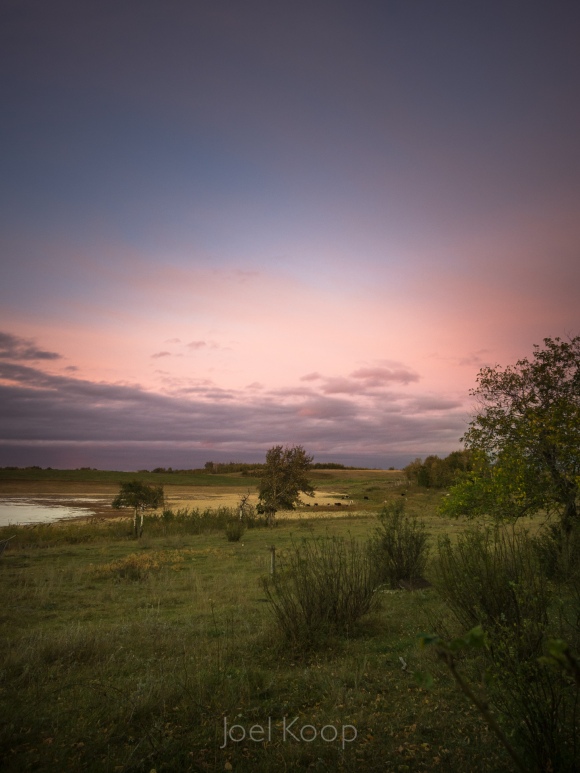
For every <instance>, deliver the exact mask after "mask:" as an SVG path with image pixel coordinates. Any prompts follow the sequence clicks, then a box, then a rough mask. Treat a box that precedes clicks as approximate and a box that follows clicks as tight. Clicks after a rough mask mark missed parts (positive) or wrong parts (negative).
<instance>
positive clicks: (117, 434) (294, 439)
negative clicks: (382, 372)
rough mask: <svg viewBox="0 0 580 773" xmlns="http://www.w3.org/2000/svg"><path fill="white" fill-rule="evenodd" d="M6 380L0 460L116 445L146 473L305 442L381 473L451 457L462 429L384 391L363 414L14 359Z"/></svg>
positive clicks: (320, 400)
mask: <svg viewBox="0 0 580 773" xmlns="http://www.w3.org/2000/svg"><path fill="white" fill-rule="evenodd" d="M0 378H1V379H2V381H3V384H2V385H0V426H2V428H3V430H2V437H1V438H0V445H1V446H2V447H3V448H4V451H3V452H2V458H3V459H7V458H8V457H7V454H8V456H9V449H10V448H12V449H13V450H14V451H15V453H16V451H17V449H20V451H18V453H23V451H22V449H24V448H28V449H29V450H30V453H31V455H30V456H29V457H28V458H29V459H35V460H38V452H39V449H42V448H49V447H50V448H53V449H54V448H56V447H57V446H58V447H65V446H66V447H67V448H69V449H75V448H76V449H77V450H79V451H80V450H81V449H84V450H83V454H84V456H82V458H83V459H87V454H89V456H90V453H89V451H88V450H87V449H90V448H94V449H98V448H100V449H102V448H104V447H107V448H110V449H111V453H112V454H113V456H112V458H118V449H120V448H132V451H131V455H130V459H131V460H134V461H133V462H132V464H131V463H130V462H129V461H127V464H129V465H130V466H129V469H135V468H138V467H142V466H146V463H145V460H146V459H149V458H151V456H152V454H153V450H152V449H155V448H157V449H158V450H159V452H160V453H161V451H163V453H165V452H167V453H168V454H169V455H170V456H171V455H172V454H173V453H174V452H176V449H182V451H183V453H184V454H186V453H190V452H191V453H193V451H195V452H196V453H197V452H200V453H201V452H202V451H203V452H204V453H205V451H204V449H208V448H211V449H214V450H216V452H217V451H219V452H223V453H224V454H226V453H227V454H230V455H235V456H236V458H241V459H242V458H250V456H252V455H254V456H255V455H256V454H258V455H259V454H260V453H263V452H264V451H265V450H266V449H267V448H269V447H270V446H272V445H274V444H277V443H291V444H292V443H301V444H304V445H306V446H307V448H308V449H309V450H311V452H312V453H315V454H317V456H318V458H321V457H324V458H330V457H333V458H338V456H340V455H342V456H341V458H347V459H354V458H355V457H356V458H357V459H359V460H360V459H361V458H363V457H364V458H367V459H368V463H369V464H370V465H371V466H380V465H381V462H380V460H381V459H383V460H385V461H384V462H382V463H384V464H387V461H386V459H387V458H395V457H396V458H399V457H400V454H405V453H407V454H410V455H413V454H414V455H421V454H423V453H442V452H448V451H449V450H453V449H454V448H457V447H459V437H460V436H461V435H462V434H463V432H464V429H465V415H464V413H463V410H462V407H461V405H460V404H459V403H457V402H454V401H451V400H449V401H447V400H444V399H439V398H437V397H436V396H425V397H417V396H415V397H409V396H406V395H404V394H403V395H402V394H394V393H382V394H381V396H379V397H376V398H375V399H369V400H366V401H365V403H364V407H361V405H359V404H358V403H357V402H356V400H351V399H349V397H348V396H345V397H343V398H336V397H333V396H328V395H326V394H315V393H313V392H312V391H309V390H278V391H276V392H273V391H270V392H268V391H266V390H264V391H263V392H261V393H256V392H235V391H232V390H229V391H228V390H221V389H218V388H216V387H215V385H211V384H198V385H189V386H184V385H181V387H180V388H179V390H178V391H174V392H172V393H168V394H158V393H153V392H149V391H146V390H144V389H143V388H141V387H140V386H139V385H131V384H111V383H96V382H92V381H86V380H82V379H78V378H73V377H70V376H62V375H53V374H48V373H45V372H43V371H41V370H40V369H38V368H34V367H30V366H27V365H24V364H19V363H9V362H0ZM7 449H8V450H7ZM115 449H117V451H115ZM147 449H149V450H147ZM32 451H34V453H35V454H36V456H35V455H34V454H32ZM51 453H53V452H51ZM95 453H96V451H95ZM389 454H391V456H390V457H389ZM397 454H398V455H399V456H396V455H397ZM337 455H338V456H337ZM19 458H20V457H19ZM50 458H51V459H52V458H53V457H50ZM99 458H100V457H99ZM157 458H158V457H157ZM171 458H173V456H171ZM252 458H253V457H252ZM5 463H7V464H9V463H10V460H8V461H6V462H5ZM30 463H34V464H37V463H39V462H38V461H31V462H30ZM157 463H158V464H161V465H162V460H160V461H158V462H157ZM388 463H392V462H388ZM44 464H45V465H48V464H51V461H50V459H46V458H45V461H44ZM85 464H91V462H90V461H88V462H85ZM92 464H96V462H92ZM110 466H114V465H112V464H111V465H110Z"/></svg>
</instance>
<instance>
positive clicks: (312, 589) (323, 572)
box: [263, 537, 375, 647]
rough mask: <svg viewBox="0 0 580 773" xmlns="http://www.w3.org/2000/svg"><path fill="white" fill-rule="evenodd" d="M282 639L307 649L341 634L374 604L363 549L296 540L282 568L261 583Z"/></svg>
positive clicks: (349, 543) (332, 540)
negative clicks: (323, 637) (328, 635)
mask: <svg viewBox="0 0 580 773" xmlns="http://www.w3.org/2000/svg"><path fill="white" fill-rule="evenodd" d="M263 585H264V589H265V591H266V595H267V596H268V600H269V601H270V602H271V603H272V609H273V611H274V615H275V617H276V621H277V623H278V627H279V629H280V631H281V632H282V634H283V635H284V637H285V638H286V639H287V640H288V641H289V642H291V643H292V644H293V645H294V646H300V647H308V646H310V645H312V644H314V643H316V642H317V641H318V640H319V639H320V638H321V637H322V636H324V635H326V634H328V633H346V632H348V631H349V630H351V629H352V627H353V625H354V624H355V623H356V622H357V620H359V618H360V617H362V616H363V615H364V614H366V613H367V612H369V611H370V609H371V608H372V606H373V603H374V600H375V575H374V571H373V567H372V562H371V560H370V556H369V553H368V550H367V549H366V548H365V547H364V546H361V545H359V543H357V542H356V541H355V540H353V539H352V538H351V539H344V538H341V537H327V538H322V539H314V540H312V539H311V540H302V542H300V543H294V544H293V545H292V547H291V549H290V550H289V552H288V554H287V556H286V560H285V565H284V566H283V567H282V569H281V570H279V571H276V572H275V573H274V574H273V575H271V576H270V577H267V578H265V579H264V580H263Z"/></svg>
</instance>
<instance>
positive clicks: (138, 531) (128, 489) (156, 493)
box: [111, 480, 163, 537]
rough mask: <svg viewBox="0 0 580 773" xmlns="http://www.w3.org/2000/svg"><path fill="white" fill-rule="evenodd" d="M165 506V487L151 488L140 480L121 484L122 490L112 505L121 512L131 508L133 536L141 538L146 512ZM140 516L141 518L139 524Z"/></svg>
mask: <svg viewBox="0 0 580 773" xmlns="http://www.w3.org/2000/svg"><path fill="white" fill-rule="evenodd" d="M162 504H163V486H149V485H147V483H142V482H141V481H139V480H132V481H129V482H128V483H121V490H120V491H119V493H118V494H117V496H116V497H115V498H114V499H113V501H112V503H111V505H112V507H114V508H115V509H117V510H119V509H121V508H122V507H131V508H132V509H133V512H134V517H133V535H134V536H135V537H141V535H142V534H143V516H144V513H145V510H157V508H158V507H159V506H160V505H162ZM138 515H140V516H141V518H140V521H139V522H138V520H137V519H138Z"/></svg>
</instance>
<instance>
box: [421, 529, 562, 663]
mask: <svg viewBox="0 0 580 773" xmlns="http://www.w3.org/2000/svg"><path fill="white" fill-rule="evenodd" d="M435 584H436V587H437V589H438V590H439V592H440V594H441V596H442V597H443V598H444V600H445V601H446V602H447V604H448V605H449V607H450V609H451V610H452V612H453V614H454V615H455V617H456V618H457V620H458V621H459V623H460V624H461V626H462V627H465V628H472V627H473V626H476V625H483V626H484V627H485V628H486V629H487V630H489V631H491V632H494V633H495V634H501V635H505V636H507V635H509V636H510V637H511V638H513V637H514V636H516V637H519V641H518V642H517V646H518V647H519V648H520V649H524V650H526V651H531V652H536V651H537V650H538V647H539V646H540V642H541V638H542V630H543V627H544V626H545V625H546V623H547V619H548V606H549V602H550V592H549V588H548V582H547V579H546V577H545V575H544V574H543V573H542V572H541V571H540V567H539V561H538V557H537V553H536V551H535V549H534V544H533V542H532V540H531V539H530V538H529V537H528V535H527V534H526V533H525V532H515V531H513V530H507V529H505V528H495V529H481V528H475V529H469V530H468V531H466V532H465V534H463V535H461V536H460V537H459V538H458V539H457V542H456V543H455V544H454V545H453V544H452V543H451V541H450V539H449V537H443V538H441V539H440V540H439V560H438V562H437V564H436V567H435Z"/></svg>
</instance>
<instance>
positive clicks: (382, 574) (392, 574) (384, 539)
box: [369, 500, 429, 588]
mask: <svg viewBox="0 0 580 773" xmlns="http://www.w3.org/2000/svg"><path fill="white" fill-rule="evenodd" d="M369 551H370V555H371V558H372V561H373V566H374V570H375V574H376V578H377V583H379V584H383V583H385V584H388V585H389V586H390V587H391V588H398V587H400V583H401V581H409V582H411V583H412V582H413V581H414V580H418V579H422V578H423V575H424V573H425V568H426V566H427V558H428V555H429V544H428V537H427V532H426V530H425V526H424V524H423V523H421V522H419V521H417V519H416V518H411V517H409V516H407V515H405V503H404V502H403V501H402V500H401V501H395V502H393V503H391V504H388V505H385V507H383V509H382V511H381V512H380V513H379V525H378V526H377V528H376V529H375V533H374V536H373V537H372V539H371V541H370V544H369Z"/></svg>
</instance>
